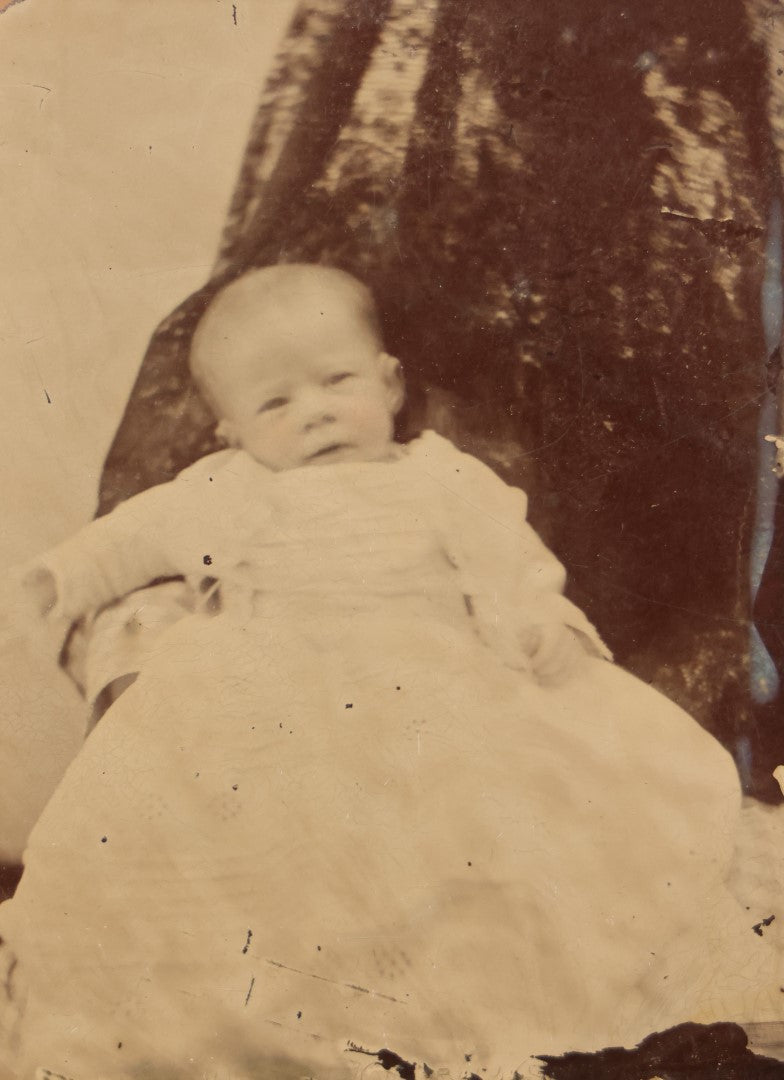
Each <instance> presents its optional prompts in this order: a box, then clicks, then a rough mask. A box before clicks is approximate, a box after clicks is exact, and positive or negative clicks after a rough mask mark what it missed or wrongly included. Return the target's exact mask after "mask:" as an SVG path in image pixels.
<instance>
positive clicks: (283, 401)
mask: <svg viewBox="0 0 784 1080" xmlns="http://www.w3.org/2000/svg"><path fill="white" fill-rule="evenodd" d="M287 404H288V399H287V397H270V400H269V401H268V402H265V403H263V405H259V407H258V409H257V410H256V411H257V413H271V411H272V409H275V408H283V406H284V405H287Z"/></svg>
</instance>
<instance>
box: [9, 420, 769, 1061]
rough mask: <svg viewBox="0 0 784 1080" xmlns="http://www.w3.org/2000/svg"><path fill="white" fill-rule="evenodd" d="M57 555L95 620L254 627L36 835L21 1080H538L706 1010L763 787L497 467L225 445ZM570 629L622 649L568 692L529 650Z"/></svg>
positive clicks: (100, 764) (193, 629)
mask: <svg viewBox="0 0 784 1080" xmlns="http://www.w3.org/2000/svg"><path fill="white" fill-rule="evenodd" d="M43 561H44V562H45V563H46V564H47V565H48V566H49V567H50V568H51V569H52V570H53V572H54V573H55V576H56V578H57V580H58V586H59V590H60V600H59V608H60V613H61V614H64V615H68V616H70V615H75V614H77V613H78V612H81V611H83V610H85V609H86V608H91V607H95V606H97V605H99V604H101V603H105V602H106V601H107V600H109V599H110V598H111V597H113V596H118V595H121V594H123V593H125V592H127V591H128V590H130V589H133V588H138V587H140V586H142V585H144V584H145V583H146V582H148V581H149V580H151V579H153V578H156V577H160V576H165V575H167V574H186V575H187V576H189V577H190V578H192V579H194V580H195V579H198V578H199V577H200V576H204V575H205V574H209V575H211V576H213V577H215V578H217V579H219V581H220V582H221V594H222V610H221V612H220V613H219V614H218V615H214V616H207V615H206V614H194V615H189V616H187V617H185V618H184V619H182V620H181V621H179V622H178V623H177V624H176V625H175V626H174V627H172V628H170V629H169V630H168V631H167V632H166V633H164V634H163V635H162V636H161V638H160V640H159V642H158V643H157V645H156V648H155V650H154V652H153V654H152V656H151V658H150V659H149V661H148V663H147V664H146V666H145V668H144V670H143V671H142V673H141V675H140V677H139V678H138V680H137V681H136V682H135V684H134V685H133V686H132V687H131V688H130V689H129V690H128V691H127V692H126V693H125V694H124V695H123V696H122V697H121V698H120V699H119V701H118V702H117V703H116V704H115V705H114V706H113V707H112V708H111V709H110V710H109V712H108V713H107V715H106V716H105V718H104V719H103V720H102V722H101V723H100V725H99V726H98V728H97V729H96V730H95V732H94V733H93V734H92V735H91V736H90V738H89V739H88V740H87V742H86V744H85V746H84V748H83V750H82V752H81V753H80V754H79V756H78V758H77V759H76V761H75V762H74V763H73V765H72V766H71V768H70V770H69V771H68V773H67V775H66V777H65V779H64V780H63V782H62V783H61V785H60V787H59V789H58V790H57V792H56V793H55V795H54V797H53V798H52V800H51V803H50V804H49V806H48V808H47V809H46V811H45V812H44V814H43V816H42V818H41V819H40V821H39V823H38V825H37V826H36V828H35V830H34V832H33V834H32V837H31V839H30V843H29V847H28V850H27V853H26V858H25V872H24V876H23V879H22V882H21V885H20V887H19V889H18V892H17V895H16V897H15V898H14V899H13V900H12V901H9V902H8V903H6V904H5V905H3V906H2V908H0V935H2V937H3V939H4V940H5V943H6V944H5V950H6V952H5V955H6V957H8V958H11V959H10V962H9V964H8V967H9V969H10V968H12V969H13V970H12V971H11V972H10V975H9V978H8V980H7V983H6V989H5V996H6V998H7V999H8V1001H7V1002H6V1007H5V1020H4V1024H5V1035H4V1038H5V1049H6V1053H7V1055H8V1056H9V1058H10V1059H11V1060H13V1062H14V1066H13V1067H14V1068H15V1069H16V1070H17V1073H18V1075H20V1076H25V1077H26V1076H28V1075H32V1073H33V1072H34V1070H35V1068H36V1067H38V1066H45V1067H47V1068H49V1069H51V1070H53V1071H54V1072H58V1073H61V1074H63V1075H65V1076H68V1077H74V1078H75V1080H88V1078H112V1077H123V1078H130V1077H137V1078H138V1077H148V1076H149V1077H167V1078H169V1077H175V1076H183V1077H185V1076H188V1077H207V1076H215V1077H222V1078H229V1077H231V1078H234V1080H236V1078H243V1080H245V1078H249V1077H257V1076H263V1077H265V1080H273V1078H275V1077H281V1078H284V1077H285V1078H294V1077H304V1076H314V1077H317V1078H318V1080H333V1078H334V1080H342V1078H343V1077H349V1076H354V1075H355V1073H356V1070H357V1067H358V1065H362V1064H363V1062H365V1061H367V1060H369V1059H368V1058H367V1057H364V1056H363V1055H362V1054H361V1053H360V1051H359V1050H358V1049H357V1048H362V1049H365V1050H369V1051H377V1050H379V1049H381V1048H382V1047H383V1048H389V1049H391V1050H393V1051H395V1052H396V1053H397V1054H399V1055H400V1056H401V1057H403V1058H405V1059H407V1060H409V1061H412V1062H413V1061H416V1062H418V1063H420V1065H421V1063H422V1062H426V1063H428V1065H429V1066H431V1067H433V1068H436V1067H442V1066H443V1067H448V1068H449V1069H450V1070H451V1074H452V1075H453V1076H455V1077H457V1076H458V1075H461V1074H462V1072H463V1071H465V1070H466V1069H470V1070H476V1071H477V1072H478V1073H481V1070H482V1069H483V1068H486V1069H487V1070H488V1071H487V1073H485V1074H483V1075H487V1076H494V1075H501V1074H503V1075H504V1076H511V1075H512V1073H513V1071H514V1069H515V1068H516V1067H518V1066H519V1065H520V1063H521V1062H523V1061H524V1060H525V1059H526V1057H527V1055H529V1054H530V1053H545V1052H552V1051H555V1052H561V1051H564V1050H569V1049H591V1048H594V1047H599V1046H604V1045H608V1044H610V1043H618V1042H625V1043H627V1044H629V1042H630V1041H632V1040H634V1039H637V1038H640V1037H641V1036H643V1035H645V1034H646V1033H647V1032H648V1031H650V1030H652V1029H653V1028H656V1027H662V1026H665V1025H666V1024H668V1023H674V1022H677V1021H680V1020H684V1019H688V1018H689V1017H690V1016H692V1015H694V1016H696V1014H697V1010H698V1008H699V1006H700V1003H701V1002H703V1001H704V999H705V995H706V988H707V987H708V986H709V985H710V982H711V979H714V978H715V971H714V958H715V952H716V941H717V940H718V937H717V934H718V928H721V929H722V932H726V931H727V928H728V927H732V926H734V922H733V920H736V919H737V918H738V912H737V909H736V907H735V905H734V902H733V901H731V900H730V898H729V897H728V895H727V894H726V892H725V889H724V884H723V877H724V874H725V869H726V864H727V860H728V858H729V850H730V846H731V831H732V827H733V825H732V817H733V815H734V814H735V813H736V811H737V807H738V802H739V793H738V783H737V779H736V775H735V770H734V767H733V765H732V762H731V760H730V758H729V756H728V755H727V754H726V753H725V751H724V750H723V749H721V748H720V747H719V745H718V744H717V743H715V742H714V741H713V740H712V739H711V738H710V737H709V736H708V735H707V734H706V733H705V732H704V731H703V730H702V729H700V728H699V727H698V726H697V725H696V724H695V723H694V722H693V721H692V720H691V719H690V718H689V717H688V716H686V715H685V714H684V713H683V712H682V711H681V710H679V709H678V708H677V707H676V706H674V705H673V704H671V703H670V702H669V701H667V700H666V699H664V698H663V697H662V696H660V695H659V694H657V693H656V692H654V691H653V690H651V689H649V688H648V687H647V686H645V685H643V684H642V683H641V682H639V681H637V680H636V679H634V678H633V677H632V676H630V675H628V674H626V673H625V672H623V671H622V670H620V669H619V668H617V667H615V666H614V665H613V664H612V663H610V662H608V661H607V660H605V659H602V658H600V656H599V655H598V654H600V653H601V651H602V646H601V643H600V642H599V641H598V638H596V637H595V633H594V631H593V629H592V627H591V626H590V624H588V622H587V621H586V620H585V618H584V617H583V616H582V614H581V613H580V612H579V611H578V610H577V609H576V608H574V607H573V606H572V605H571V604H570V603H569V602H568V601H567V600H566V599H565V598H564V597H563V596H562V595H561V589H562V586H563V571H562V569H561V567H560V565H559V564H558V563H557V561H556V560H555V559H554V557H553V556H552V555H551V554H550V553H549V552H548V551H547V549H546V548H544V546H543V545H542V543H541V541H540V540H539V539H538V538H537V536H536V534H535V533H534V532H533V531H532V530H531V529H530V527H529V526H528V525H527V524H526V523H525V497H524V496H523V495H522V493H521V492H519V491H516V490H514V489H511V488H509V487H507V486H506V485H505V484H503V483H502V481H501V480H499V479H498V478H497V477H496V476H495V474H493V473H492V472H491V471H490V470H489V469H487V468H486V467H485V466H483V465H481V464H480V463H479V462H478V461H476V460H475V459H474V458H471V457H468V456H466V455H462V454H459V453H458V452H457V451H456V450H455V449H454V448H453V447H452V446H451V445H450V444H449V443H447V442H446V441H445V440H443V439H441V438H439V437H438V436H436V435H433V434H426V435H424V436H422V437H421V438H420V439H418V440H416V441H415V442H414V443H413V444H411V445H410V446H409V447H407V448H405V449H404V450H402V451H401V455H400V457H399V459H398V460H395V461H389V462H378V463H366V464H343V465H332V466H324V467H321V468H312V467H311V468H303V469H298V470H293V471H290V472H284V473H277V474H273V473H271V472H269V471H268V470H266V469H264V468H263V467H262V466H260V465H258V464H256V463H255V462H253V461H252V460H251V459H250V458H249V457H247V455H245V454H244V453H241V452H225V453H223V454H219V455H215V456H213V457H210V458H207V459H204V460H203V461H201V462H199V463H197V465H196V466H194V467H192V468H191V469H190V470H187V471H186V472H185V473H184V474H182V475H181V476H180V477H179V478H178V479H177V480H175V481H174V482H173V483H171V484H168V485H164V486H162V487H160V488H156V489H153V490H152V491H150V492H147V493H145V494H144V495H142V496H139V497H138V498H136V499H133V500H130V501H129V502H128V503H126V504H124V505H123V506H122V507H121V508H120V509H118V510H117V511H115V513H113V514H111V515H109V517H107V518H105V519H102V520H100V521H98V522H95V523H93V524H92V525H90V526H88V527H87V528H86V529H85V530H84V531H83V532H82V533H80V534H79V535H78V536H77V537H76V538H75V539H73V540H71V541H68V542H67V543H66V544H64V545H63V546H62V547H60V548H58V549H56V551H54V552H53V553H51V554H50V555H49V556H47V557H45V558H44V560H43ZM551 621H558V622H563V623H567V624H569V625H571V626H573V627H575V628H576V629H578V630H580V631H581V632H582V633H583V635H584V636H585V638H586V640H589V639H591V640H593V642H594V649H593V651H594V653H595V654H597V655H594V656H588V655H587V656H586V658H585V661H584V663H583V664H582V666H581V667H580V668H579V670H578V671H577V672H576V673H575V674H574V675H573V677H572V678H571V679H569V680H568V681H567V682H566V684H565V685H563V686H560V687H558V688H555V687H549V688H548V687H543V686H540V685H538V684H537V682H536V681H535V680H534V678H533V677H532V676H531V675H530V674H529V673H528V671H527V670H526V664H525V658H524V653H523V651H522V649H521V648H520V646H519V634H520V632H522V631H523V630H525V628H526V627H529V626H532V625H541V624H542V623H546V622H551ZM746 921H748V920H746ZM741 922H743V920H742V919H741ZM746 932H747V931H746V929H745V928H744V933H746ZM714 989H715V983H714ZM716 992H718V991H716ZM469 1058H470V1066H469V1065H467V1064H466V1062H468V1061H469Z"/></svg>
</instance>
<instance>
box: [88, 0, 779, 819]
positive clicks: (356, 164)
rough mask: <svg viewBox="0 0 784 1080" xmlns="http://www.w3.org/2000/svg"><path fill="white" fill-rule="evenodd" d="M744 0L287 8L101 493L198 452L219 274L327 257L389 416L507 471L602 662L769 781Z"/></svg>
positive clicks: (751, 102) (755, 84) (775, 723)
mask: <svg viewBox="0 0 784 1080" xmlns="http://www.w3.org/2000/svg"><path fill="white" fill-rule="evenodd" d="M764 8H765V5H764V3H762V2H757V3H755V4H754V5H752V6H751V7H749V8H748V9H747V8H746V7H744V5H743V4H742V3H740V2H739V0H711V2H710V3H708V2H706V0H690V2H689V3H687V4H684V3H683V2H682V0H677V2H676V0H657V2H656V3H649V4H632V5H630V4H627V3H620V2H618V0H601V2H598V0H561V2H559V3H557V4H545V3H532V2H530V0H482V2H479V0H425V2H415V0H410V2H403V0H311V2H305V3H303V4H302V6H301V8H300V10H299V12H298V14H297V16H296V18H295V19H294V21H293V23H292V25H291V28H290V31H289V33H288V36H287V37H286V39H285V41H284V42H283V44H282V47H281V50H280V54H279V57H278V61H277V64H276V67H275V69H274V71H273V73H272V75H271V77H270V79H269V82H268V85H267V89H266V91H265V94H264V96H263V99H262V102H261V105H260V108H259V111H258V115H257V118H256V122H255V124H254V127H253V131H252V133H251V137H250V140H249V143H248V147H247V151H246V154H245V158H244V161H243V164H242V169H241V173H240V176H239V180H238V184H237V188H236V191H235V194H234V198H233V201H232V204H231V209H230V213H229V216H228V221H227V225H226V229H225V234H224V237H223V241H222V245H221V249H220V252H219V253H218V257H217V261H216V264H215V270H214V275H213V277H212V279H211V280H210V281H209V282H208V283H206V284H205V286H204V288H203V289H202V290H201V291H200V292H199V293H197V294H195V295H194V296H192V297H190V298H188V299H187V300H186V301H185V302H184V303H183V304H182V306H181V307H180V308H178V309H177V310H176V311H175V312H174V313H173V314H172V315H171V316H170V317H169V318H168V319H166V320H165V322H164V323H163V324H162V325H161V326H160V327H159V329H158V330H157V332H156V333H155V335H154V337H153V339H152V342H151V344H150V347H149V350H148V352H147V355H146V356H145V358H144V362H143V364H142V366H141V370H140V372H139V376H138V380H137V382H136V385H135V387H134V390H133V393H132V396H131V399H130V401H129V403H128V407H127V410H126V413H125V415H124V417H123V420H122V423H121V425H120V429H119V431H118V433H117V436H116V439H115V441H114V444H113V446H112V448H111V451H110V453H109V456H108V459H107V462H106V467H105V471H104V475H103V479H102V484H101V494H100V507H99V512H101V513H104V512H106V511H107V510H109V509H110V508H111V507H112V506H114V505H115V504H116V503H117V502H118V501H120V500H122V499H125V498H127V497H128V496H129V495H132V494H133V493H134V492H137V491H139V490H141V489H143V488H145V487H147V486H149V485H151V484H154V483H157V482H161V481H163V480H166V479H169V478H171V477H172V476H173V475H174V474H175V473H176V472H177V471H179V470H180V469H181V468H183V467H184V466H186V465H187V464H189V463H190V462H191V461H193V460H194V459H195V458H197V457H199V456H201V455H203V454H204V453H206V452H208V451H210V450H212V449H214V448H215V447H216V443H215V438H214V433H213V429H212V426H211V420H210V417H209V415H208V413H207V410H206V408H205V406H204V404H203V403H202V402H201V400H200V399H199V397H198V394H197V393H196V391H195V389H194V387H193V385H192V383H191V381H190V378H189V376H188V369H187V353H188V346H189V340H190V336H191V334H192V331H193V328H194V325H195V322H196V320H197V319H198V317H199V314H200V313H201V311H202V310H203V309H204V306H205V303H206V302H207V301H208V299H209V297H210V296H211V295H212V293H213V291H214V290H215V289H216V288H217V287H219V285H220V284H221V282H223V281H225V280H227V279H230V278H232V277H233V276H235V275H237V274H238V273H241V272H242V271H243V270H244V269H246V268H247V267H249V266H256V265H264V264H268V263H275V262H280V261H286V262H291V261H317V262H323V263H327V264H331V265H336V266H339V267H342V268H345V269H347V270H349V271H351V272H353V273H355V274H356V275H358V276H359V277H361V278H363V279H364V280H366V281H367V282H368V283H369V284H370V285H371V286H372V287H373V289H374V291H375V294H376V296H377V299H378V302H379V306H380V309H381V313H382V317H383V324H384V328H385V332H386V336H387V346H388V348H389V350H390V351H393V352H395V353H396V354H397V355H399V357H400V358H401V360H402V363H403V366H404V369H405V372H406V379H407V383H408V387H409V403H408V406H407V410H406V414H405V416H404V417H403V418H402V421H401V435H403V436H405V435H407V434H412V433H414V432H416V431H417V430H418V429H419V428H421V427H422V426H423V425H427V426H431V427H435V428H437V429H438V430H440V431H441V432H442V433H444V434H446V435H448V436H450V437H452V438H453V439H454V440H455V441H456V442H457V443H458V444H459V445H460V446H461V447H462V448H464V449H467V450H469V451H471V452H473V453H475V454H477V455H478V456H479V457H481V458H483V459H484V460H485V461H487V462H488V463H489V464H491V465H492V466H493V467H495V468H496V469H497V470H498V471H499V472H500V473H501V474H502V475H503V476H504V478H505V479H507V480H508V481H511V482H513V483H517V484H520V485H521V486H523V487H524V488H525V489H526V490H527V491H528V492H529V494H530V495H531V498H532V519H533V522H534V524H535V525H536V527H537V528H538V529H539V530H540V532H541V533H542V534H543V536H544V537H545V539H546V540H547V542H548V543H549V544H550V545H551V546H552V548H553V549H554V550H555V551H556V553H557V554H558V556H559V557H560V558H561V559H562V561H563V562H564V563H565V564H566V566H567V568H568V570H569V573H570V585H569V589H570V594H571V595H572V597H573V598H574V599H575V600H576V601H577V602H578V603H579V604H580V605H582V606H583V607H584V608H585V609H586V610H587V612H588V614H589V615H590V617H591V618H592V619H593V620H594V621H595V623H596V624H597V625H598V626H599V627H600V629H601V631H602V633H603V635H604V636H605V638H606V639H607V641H608V643H609V644H610V646H611V648H612V649H613V650H614V652H615V654H616V657H617V659H618V660H619V661H620V662H621V663H622V664H624V665H625V666H627V667H629V668H630V669H631V670H632V671H634V672H635V673H637V674H638V675H640V676H641V677H642V678H644V679H646V680H648V681H650V682H652V683H653V684H655V685H656V686H658V687H660V688H661V689H662V690H663V691H664V692H665V693H667V694H669V695H670V696H672V697H673V698H674V699H675V700H677V701H678V702H679V703H681V704H682V705H683V706H684V707H685V708H687V709H688V710H689V711H690V712H692V713H693V714H694V715H695V716H696V717H697V718H698V719H699V720H700V722H701V723H703V724H704V725H705V726H706V727H707V728H709V729H710V730H711V731H713V732H715V733H716V734H717V735H718V736H719V737H720V738H721V739H722V740H723V741H724V742H725V744H726V745H727V746H728V747H729V748H730V749H731V750H732V751H733V752H734V753H735V754H736V756H737V757H738V759H739V760H741V761H742V764H743V769H742V772H743V775H744V781H745V783H746V785H747V788H748V789H749V790H753V791H755V792H756V793H757V794H760V795H762V796H763V797H768V798H770V797H773V793H774V790H775V786H774V785H773V782H772V780H770V778H769V773H770V770H771V769H772V768H773V767H774V766H775V765H776V764H778V763H779V762H778V761H777V760H776V757H777V755H779V754H780V755H781V759H782V760H784V741H782V740H780V738H779V736H778V728H779V726H780V722H779V720H778V716H779V713H780V709H779V708H778V706H771V707H769V708H768V709H767V711H766V710H760V709H759V708H755V707H754V705H753V703H752V701H751V696H750V691H749V670H748V667H749V632H750V619H751V610H750V606H751V604H750V586H749V554H750V545H751V532H752V523H753V515H754V506H755V489H756V482H757V481H756V476H757V469H758V454H759V439H758V432H757V425H758V416H759V409H760V405H761V402H762V401H763V400H764V397H765V394H766V393H767V392H768V391H767V389H766V381H765V366H764V361H765V348H766V347H765V340H764V335H763V326H762V321H761V315H760V289H761V283H762V277H763V271H764V250H765V240H766V223H767V219H768V211H769V206H770V202H771V199H772V197H773V195H774V193H775V192H776V191H777V187H778V164H777V156H776V133H775V131H772V126H771V124H770V123H769V120H768V116H769V114H770V111H771V104H770V100H771V98H770V95H771V85H770V77H769V60H770V56H771V55H772V54H773V52H774V51H775V50H774V49H773V45H774V44H775V42H774V41H773V38H772V37H771V36H770V34H768V36H767V37H766V31H765V26H764V25H763V24H764V14H765V12H764V10H763V9H764ZM744 747H746V748H749V747H750V749H751V758H750V760H749V758H748V754H747V753H746V751H745V750H743V748H744ZM780 748H781V749H780ZM744 754H745V756H744Z"/></svg>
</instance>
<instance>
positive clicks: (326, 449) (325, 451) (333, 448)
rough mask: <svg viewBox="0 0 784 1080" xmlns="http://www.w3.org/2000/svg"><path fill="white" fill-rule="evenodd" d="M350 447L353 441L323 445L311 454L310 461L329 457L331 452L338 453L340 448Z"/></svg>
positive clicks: (346, 448)
mask: <svg viewBox="0 0 784 1080" xmlns="http://www.w3.org/2000/svg"><path fill="white" fill-rule="evenodd" d="M350 447H351V443H330V444H329V446H322V448H321V449H320V450H317V451H316V452H315V454H309V455H308V461H316V460H318V458H323V457H328V456H329V455H330V454H335V453H337V451H338V450H348V449H350Z"/></svg>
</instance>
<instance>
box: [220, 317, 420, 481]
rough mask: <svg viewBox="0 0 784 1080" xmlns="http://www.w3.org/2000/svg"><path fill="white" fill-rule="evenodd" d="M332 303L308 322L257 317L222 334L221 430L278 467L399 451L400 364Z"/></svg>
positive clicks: (370, 457) (306, 319)
mask: <svg viewBox="0 0 784 1080" xmlns="http://www.w3.org/2000/svg"><path fill="white" fill-rule="evenodd" d="M323 308H324V310H322V311H319V312H316V313H315V314H314V313H311V315H310V317H309V316H308V315H307V313H302V319H301V320H300V321H299V324H297V321H296V320H294V321H292V320H291V319H290V318H289V319H285V318H284V317H283V316H277V315H272V316H271V315H270V313H269V311H267V312H266V314H265V315H264V317H263V318H260V317H259V316H258V315H256V314H255V313H249V315H248V317H247V318H245V319H242V320H240V321H239V324H236V323H235V324H234V325H231V326H226V327H225V332H223V331H222V332H221V334H220V335H219V336H220V351H221V356H220V358H219V359H218V360H217V361H216V360H215V359H213V360H212V361H211V364H210V367H211V370H213V371H214V372H216V374H215V376H214V377H213V378H212V379H211V380H210V383H211V390H212V392H213V397H214V399H215V401H216V404H217V406H218V408H219V411H220V413H221V422H220V424H219V432H220V433H221V434H222V435H223V436H224V437H225V438H226V439H227V441H228V442H229V443H230V444H231V445H234V446H240V447H242V448H243V449H244V450H245V451H247V453H249V454H250V455H251V457H253V458H255V459H256V460H257V461H259V462H261V463H262V464H263V465H266V466H267V467H268V468H270V469H274V470H276V471H279V470H283V469H295V468H298V467H300V466H302V465H326V464H331V463H337V462H353V461H375V460H382V459H384V458H386V457H388V456H389V455H390V453H391V451H392V432H393V421H394V416H395V413H396V411H397V409H398V408H399V407H400V404H401V402H402V387H401V383H400V379H399V376H398V374H397V362H396V361H395V360H393V358H392V357H389V356H387V355H386V354H384V353H379V348H378V342H377V341H376V339H375V338H374V336H373V335H372V334H371V333H370V332H369V331H368V330H367V329H365V328H364V327H363V326H360V325H358V324H357V322H356V320H354V319H349V318H346V315H345V312H342V311H335V310H330V305H329V304H324V305H323ZM213 337H214V335H213ZM208 344H209V343H208Z"/></svg>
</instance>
